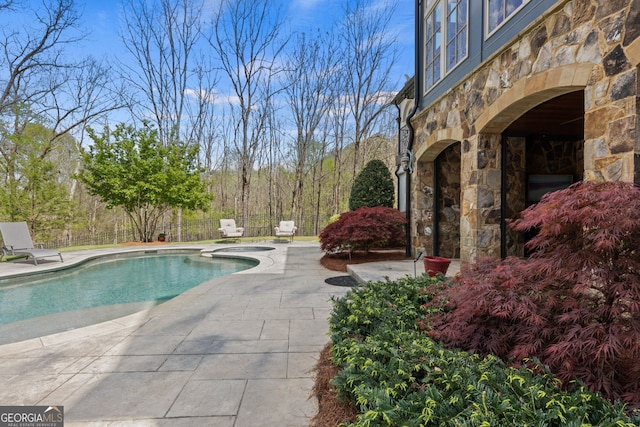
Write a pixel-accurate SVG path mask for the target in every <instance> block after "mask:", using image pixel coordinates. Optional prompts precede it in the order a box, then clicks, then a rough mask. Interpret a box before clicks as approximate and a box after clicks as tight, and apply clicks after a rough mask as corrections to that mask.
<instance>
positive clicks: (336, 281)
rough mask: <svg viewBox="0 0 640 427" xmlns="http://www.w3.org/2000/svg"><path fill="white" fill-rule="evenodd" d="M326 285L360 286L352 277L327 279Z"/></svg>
mask: <svg viewBox="0 0 640 427" xmlns="http://www.w3.org/2000/svg"><path fill="white" fill-rule="evenodd" d="M324 282H325V283H327V284H329V285H333V286H349V287H351V286H355V285H357V284H358V282H357V281H356V279H354V278H353V277H351V276H336V277H329V278H328V279H325V281H324Z"/></svg>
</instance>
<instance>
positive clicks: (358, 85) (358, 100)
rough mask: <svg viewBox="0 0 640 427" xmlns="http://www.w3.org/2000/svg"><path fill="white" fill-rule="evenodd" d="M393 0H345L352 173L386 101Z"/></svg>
mask: <svg viewBox="0 0 640 427" xmlns="http://www.w3.org/2000/svg"><path fill="white" fill-rule="evenodd" d="M395 8H396V5H395V3H393V2H389V1H387V2H386V3H380V2H374V1H373V0H356V1H355V2H352V1H347V2H345V20H344V21H343V22H342V24H341V26H340V27H341V29H340V31H339V34H340V35H341V36H342V40H343V48H344V53H343V58H344V61H345V62H344V68H343V76H344V80H343V82H344V92H345V96H346V97H347V99H348V101H347V102H348V106H349V109H350V114H351V119H352V122H353V126H354V129H353V148H354V159H353V175H354V176H355V174H356V172H357V170H358V167H359V165H360V158H361V156H360V147H361V144H362V142H363V141H364V140H365V139H366V138H367V137H368V136H370V135H371V134H372V133H375V126H376V120H377V119H378V117H379V116H380V114H381V113H382V112H383V111H384V108H385V107H386V106H387V104H388V101H389V99H388V93H389V84H390V76H391V67H392V65H393V63H394V62H395V61H396V60H397V55H398V51H397V48H396V47H395V39H394V37H393V35H392V34H391V32H390V25H389V24H390V20H391V17H392V16H393V14H394V13H395Z"/></svg>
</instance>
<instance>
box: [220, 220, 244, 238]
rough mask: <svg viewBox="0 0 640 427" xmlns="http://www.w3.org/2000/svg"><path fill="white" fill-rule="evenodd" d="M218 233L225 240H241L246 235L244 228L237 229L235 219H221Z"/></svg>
mask: <svg viewBox="0 0 640 427" xmlns="http://www.w3.org/2000/svg"><path fill="white" fill-rule="evenodd" d="M218 231H219V232H220V237H221V238H223V239H239V238H240V237H242V235H243V234H244V227H236V220H235V219H221V220H220V228H218Z"/></svg>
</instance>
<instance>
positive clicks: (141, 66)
mask: <svg viewBox="0 0 640 427" xmlns="http://www.w3.org/2000/svg"><path fill="white" fill-rule="evenodd" d="M122 16H123V17H124V26H123V28H122V29H121V31H120V37H121V38H122V41H123V42H124V44H125V46H126V48H127V50H128V51H129V53H130V54H131V56H132V57H133V59H134V63H133V65H127V64H123V67H124V70H125V73H124V79H125V80H126V81H127V82H129V84H130V85H131V87H133V88H135V89H136V90H137V91H136V92H137V95H138V97H139V99H138V101H139V102H138V103H137V104H136V107H137V108H138V110H136V111H134V112H133V113H134V116H137V117H138V119H139V120H141V121H142V120H143V119H147V120H148V119H149V117H152V120H153V122H154V124H155V125H156V126H157V129H158V132H159V137H160V140H161V141H162V142H163V143H164V144H170V143H172V142H174V141H175V140H176V139H179V138H180V137H181V136H182V135H181V133H180V132H181V126H182V125H183V114H184V112H185V104H186V102H187V96H188V94H189V93H190V92H189V91H188V89H189V86H188V85H189V78H190V74H191V71H192V69H195V68H196V64H195V63H193V60H194V53H195V52H194V51H195V48H196V44H197V42H198V39H199V37H200V35H201V32H200V21H201V19H202V1H194V0H154V1H151V2H149V1H145V0H127V3H126V5H125V7H124V9H123V13H122Z"/></svg>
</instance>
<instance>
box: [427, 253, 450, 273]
mask: <svg viewBox="0 0 640 427" xmlns="http://www.w3.org/2000/svg"><path fill="white" fill-rule="evenodd" d="M422 260H423V261H424V271H425V273H427V274H428V275H429V277H433V276H436V275H437V274H438V273H442V275H446V274H447V269H448V268H449V264H451V260H450V259H449V258H444V257H441V256H426V257H424V258H422Z"/></svg>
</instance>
